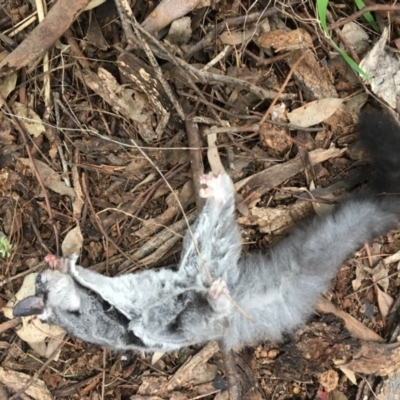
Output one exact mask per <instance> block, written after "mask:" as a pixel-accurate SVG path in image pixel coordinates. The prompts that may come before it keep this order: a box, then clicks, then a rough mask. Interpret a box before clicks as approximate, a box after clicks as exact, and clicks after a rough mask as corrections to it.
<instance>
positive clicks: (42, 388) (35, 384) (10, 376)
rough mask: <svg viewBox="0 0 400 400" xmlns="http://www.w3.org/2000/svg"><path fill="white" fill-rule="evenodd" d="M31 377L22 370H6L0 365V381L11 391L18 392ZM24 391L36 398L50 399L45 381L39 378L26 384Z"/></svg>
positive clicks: (39, 399) (51, 397) (37, 399)
mask: <svg viewBox="0 0 400 400" xmlns="http://www.w3.org/2000/svg"><path fill="white" fill-rule="evenodd" d="M30 380H31V377H30V376H29V375H27V374H23V373H22V372H16V371H12V370H6V369H4V368H2V367H0V382H1V383H2V384H3V385H5V386H7V387H8V388H9V389H10V390H11V391H12V392H18V390H20V389H22V388H23V387H25V385H26V384H27V383H28V382H30ZM25 393H26V394H27V395H29V396H31V397H33V398H34V399H36V400H52V399H53V396H52V395H51V393H50V391H49V389H47V387H46V385H45V383H44V382H43V381H42V380H40V379H36V380H35V379H34V380H33V381H32V383H31V384H30V385H29V386H28V388H27V389H26V391H25Z"/></svg>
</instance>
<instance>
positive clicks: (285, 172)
mask: <svg viewBox="0 0 400 400" xmlns="http://www.w3.org/2000/svg"><path fill="white" fill-rule="evenodd" d="M345 151H346V149H337V148H334V147H333V148H330V149H328V150H322V149H317V150H314V151H311V152H310V153H309V154H308V157H309V159H310V162H311V164H312V165H314V164H318V163H321V162H323V161H326V160H328V159H329V158H335V157H339V156H340V155H341V154H343V153H344V152H345ZM303 170H304V164H303V161H302V160H301V158H300V157H298V158H295V159H293V160H289V161H287V162H285V163H284V164H278V165H274V166H273V167H270V168H268V169H266V170H264V171H261V172H259V173H257V174H254V175H252V176H250V177H248V178H245V179H242V180H241V181H239V182H236V183H235V189H236V190H237V191H239V190H240V189H242V188H243V187H247V188H250V189H252V190H254V188H257V193H258V194H259V195H260V196H261V195H262V194H264V193H266V192H267V191H268V190H269V189H270V187H271V186H278V185H280V184H281V183H282V182H284V181H286V180H287V179H289V178H291V177H293V176H294V175H296V174H298V173H299V172H301V171H303Z"/></svg>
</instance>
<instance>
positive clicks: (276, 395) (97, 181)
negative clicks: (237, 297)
mask: <svg viewBox="0 0 400 400" xmlns="http://www.w3.org/2000/svg"><path fill="white" fill-rule="evenodd" d="M40 3H41V2H40V1H36V2H33V1H29V0H0V39H1V40H0V93H1V96H2V97H3V99H1V98H0V104H2V108H1V110H0V228H1V229H0V267H1V268H0V284H1V285H0V293H1V297H0V302H1V306H2V307H3V311H4V315H3V314H1V316H0V318H1V320H0V334H1V336H0V383H1V385H0V400H1V399H9V398H13V399H16V398H21V399H27V398H34V399H51V398H70V399H91V400H97V399H131V400H144V399H149V400H150V399H151V400H158V399H171V400H188V399H193V400H194V399H205V400H208V399H217V400H221V399H228V396H229V394H228V393H229V392H228V390H227V388H228V381H229V379H228V376H227V369H226V362H227V361H226V358H227V357H226V356H227V355H226V354H225V355H224V354H222V353H221V351H220V350H219V348H218V345H217V344H216V343H212V342H211V343H208V344H206V345H203V346H200V345H196V346H191V347H189V348H185V349H183V350H181V351H179V352H178V351H176V352H173V353H167V354H140V353H132V354H130V355H129V356H128V358H127V359H126V360H125V361H124V362H122V361H121V355H120V354H116V353H114V352H112V351H110V350H108V349H103V348H100V347H98V346H94V345H90V344H87V343H84V342H82V341H80V340H78V339H76V338H73V337H69V336H65V333H63V332H60V330H58V329H56V328H49V327H48V326H47V327H43V326H42V327H39V326H38V323H39V322H38V320H36V319H32V318H24V320H23V321H22V320H21V319H19V318H14V319H9V318H10V317H11V318H12V315H11V312H10V311H11V308H12V305H13V304H14V302H15V299H16V297H15V296H16V293H17V292H18V291H19V289H20V287H21V285H22V283H23V280H24V278H26V277H27V281H28V280H29V279H30V278H29V277H31V276H32V275H31V274H32V273H37V272H38V271H40V269H41V268H43V267H44V262H43V260H44V257H45V255H46V254H49V253H53V254H60V253H61V249H62V248H65V246H66V244H65V243H66V242H65V238H66V235H67V233H68V232H72V235H70V236H73V237H72V241H73V242H74V244H73V245H74V246H78V247H81V250H80V251H81V258H80V260H79V263H80V265H82V266H83V267H86V268H91V269H93V270H95V271H97V272H100V273H102V274H106V275H109V276H116V275H121V274H125V273H134V272H137V271H140V270H143V269H149V268H156V269H158V268H162V267H165V266H173V265H176V264H177V262H178V261H179V254H180V250H181V248H182V236H183V234H184V233H185V231H186V230H187V221H190V222H193V221H194V219H195V216H196V209H199V208H200V207H201V205H202V200H201V199H200V198H199V196H198V191H199V177H200V175H202V174H203V173H205V172H208V171H209V170H210V169H211V170H213V171H218V170H221V168H224V169H225V170H226V171H227V173H228V174H229V175H230V176H231V178H232V180H233V182H234V184H235V189H236V191H237V209H236V214H237V219H238V222H239V224H240V227H241V230H242V238H243V246H244V250H243V251H251V250H252V249H256V248H257V249H265V250H266V251H267V249H268V247H269V246H271V245H272V244H273V243H275V242H277V241H279V240H280V239H281V238H282V237H284V236H286V235H287V234H288V233H289V232H290V230H291V229H292V227H293V226H294V225H295V224H296V223H298V221H300V220H301V219H302V218H306V217H308V216H311V215H314V214H323V213H326V212H330V210H331V208H332V205H333V204H334V203H335V202H336V201H337V200H338V199H339V198H340V196H342V195H343V194H345V193H347V192H348V191H350V190H357V188H358V187H359V186H360V185H362V184H363V183H364V181H365V180H367V179H368V177H369V176H370V170H369V168H368V165H366V163H364V162H362V161H361V156H362V151H361V149H360V148H359V146H358V142H357V132H356V124H357V118H358V113H359V112H360V110H361V109H381V110H382V113H383V112H386V113H387V114H392V115H394V114H395V113H396V111H397V107H398V103H397V102H398V100H397V99H398V98H399V97H398V91H399V88H400V85H399V83H398V79H397V73H398V71H399V69H400V66H398V65H397V64H398V63H399V61H398V54H399V52H400V5H396V4H395V5H389V4H388V3H389V2H386V1H382V2H381V3H382V4H378V3H373V2H371V1H365V3H366V5H367V7H368V10H369V11H370V12H371V13H369V14H367V15H366V17H367V18H365V17H364V16H363V15H362V13H361V12H360V11H359V10H358V9H357V7H356V3H357V2H356V1H354V2H353V1H348V2H342V3H339V2H329V4H328V9H327V12H326V21H325V13H324V12H323V3H326V2H324V1H320V2H317V3H319V6H320V9H319V13H318V10H317V9H316V5H315V3H316V2H314V1H310V0H303V1H300V0H287V1H281V2H279V1H275V2H274V1H268V0H259V1H257V2H251V1H245V0H241V1H240V0H239V1H238V0H231V1H214V0H211V1H210V0H208V1H207V0H202V1H199V0H196V1H193V0H192V1H186V2H182V1H179V0H164V3H166V4H167V5H166V6H165V7H164V8H163V7H161V8H158V9H157V10H156V11H153V9H154V8H155V7H156V6H157V5H158V3H159V1H144V0H136V1H133V2H129V3H131V7H132V13H133V15H134V16H135V18H136V20H135V19H134V18H130V17H129V15H127V14H126V12H125V13H124V9H123V3H124V2H123V1H122V0H115V1H114V0H107V1H105V2H103V4H100V5H98V6H95V7H94V8H92V9H91V10H89V11H84V12H81V13H80V11H79V12H78V10H81V9H82V7H83V6H84V5H86V4H87V3H88V0H70V1H67V2H65V1H62V0H58V1H57V2H50V4H49V5H48V6H49V12H48V13H46V12H43V11H41V10H40V7H39V4H40ZM117 6H118V7H117ZM185 7H187V9H183V8H185ZM136 21H137V22H136ZM171 23H172V25H171ZM39 24H40V25H39ZM38 26H39V29H35V28H36V27H38ZM148 32H151V33H148ZM154 32H158V35H154ZM46 51H47V52H46ZM44 54H46V55H44ZM349 58H350V59H351V60H353V61H351V60H349ZM352 62H353V63H354V65H359V64H360V62H361V69H362V71H363V72H361V75H363V76H361V75H360V72H356V71H355V69H356V70H357V67H354V65H352ZM352 66H353V68H352ZM354 68H355V69H354ZM368 77H369V78H370V77H373V80H372V81H371V80H369V79H368ZM382 134H384V133H382ZM207 150H208V152H207ZM399 157H400V155H399ZM32 160H35V163H33V162H32ZM183 213H185V215H186V217H187V220H186V219H185V218H183ZM76 227H79V230H80V233H79V232H78V230H77V229H75V230H73V229H74V228H76ZM1 231H2V232H1ZM69 240H71V238H69ZM62 244H64V247H63V246H62ZM399 263H400V232H391V233H390V234H388V235H386V236H385V237H381V238H379V239H377V240H375V241H374V242H372V243H369V244H367V245H365V246H364V247H363V248H362V249H359V251H358V252H357V253H356V254H354V255H353V256H352V257H351V258H350V259H349V260H348V261H347V262H346V263H345V264H344V265H343V266H342V267H341V268H340V271H339V273H338V276H337V278H336V279H335V281H334V283H333V286H332V289H331V291H330V292H329V293H326V294H325V295H324V298H323V299H322V300H321V301H320V303H319V305H318V310H317V312H316V313H315V315H314V316H313V317H312V318H310V321H309V323H308V324H307V325H306V326H304V327H302V328H300V329H299V330H298V331H297V332H296V333H294V334H293V335H292V336H290V337H288V338H287V340H286V341H285V342H284V343H283V344H282V343H281V344H277V343H270V342H265V343H264V344H260V345H259V346H257V347H246V348H244V349H240V350H238V351H237V352H236V353H235V354H234V355H232V357H233V358H232V359H231V363H233V364H235V365H236V369H237V381H238V382H239V383H240V393H241V394H240V396H239V398H243V399H268V400H269V399H271V400H278V399H279V400H283V399H320V400H327V399H330V400H339V399H340V400H345V399H348V400H353V399H354V400H361V399H362V400H366V399H376V398H378V399H380V400H384V399H387V400H392V399H393V400H395V399H399V397H398V396H399V392H400V391H399V390H397V389H396V388H398V387H400V370H399V368H400V349H399V348H398V347H397V344H396V342H397V337H398V335H399V329H400V328H399V323H400V319H399V317H398V313H399V311H398V309H399V307H400V295H399V287H400V272H399V265H400V264H399ZM333 267H335V266H333ZM33 277H34V275H33ZM27 284H28V283H27ZM31 289H32V286H31ZM20 296H21V295H20ZM19 298H20V297H19ZM228 358H229V357H228ZM396 396H397V397H396Z"/></svg>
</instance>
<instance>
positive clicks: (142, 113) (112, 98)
mask: <svg viewBox="0 0 400 400" xmlns="http://www.w3.org/2000/svg"><path fill="white" fill-rule="evenodd" d="M97 75H98V78H99V80H100V83H101V85H102V87H103V88H106V93H107V94H108V97H104V96H103V95H102V94H103V92H102V91H101V90H95V89H94V88H93V87H92V89H93V90H94V91H95V92H96V93H97V94H99V95H100V96H102V97H103V99H104V100H105V101H107V102H108V103H109V104H110V106H111V107H113V109H115V110H116V111H119V112H120V113H121V114H122V115H124V116H125V117H127V118H130V119H131V120H132V121H136V122H139V123H143V122H147V121H148V120H149V118H150V113H149V111H148V109H147V105H148V101H147V98H146V96H145V95H143V94H142V93H139V92H137V91H135V90H132V89H128V88H126V87H124V86H121V85H120V84H119V83H118V81H117V80H116V79H115V78H114V76H113V75H112V74H110V72H108V71H107V70H105V69H104V68H99V70H98V71H97Z"/></svg>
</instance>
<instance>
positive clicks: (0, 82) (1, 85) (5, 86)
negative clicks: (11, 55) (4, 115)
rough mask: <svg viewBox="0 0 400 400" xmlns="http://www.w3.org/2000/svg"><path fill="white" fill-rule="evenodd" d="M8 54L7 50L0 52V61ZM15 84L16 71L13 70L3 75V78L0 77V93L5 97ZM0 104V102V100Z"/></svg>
mask: <svg viewBox="0 0 400 400" xmlns="http://www.w3.org/2000/svg"><path fill="white" fill-rule="evenodd" d="M7 56H8V52H7V51H3V52H1V53H0V62H1V61H3V60H4V59H5V58H6V57H7ZM16 84H17V73H16V72H13V73H12V74H10V75H7V76H5V77H4V78H2V79H0V93H1V94H2V95H3V97H4V98H5V99H6V98H7V97H8V95H9V94H10V93H11V92H12V91H13V90H14V89H15V86H16ZM0 105H2V102H1V100H0Z"/></svg>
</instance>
